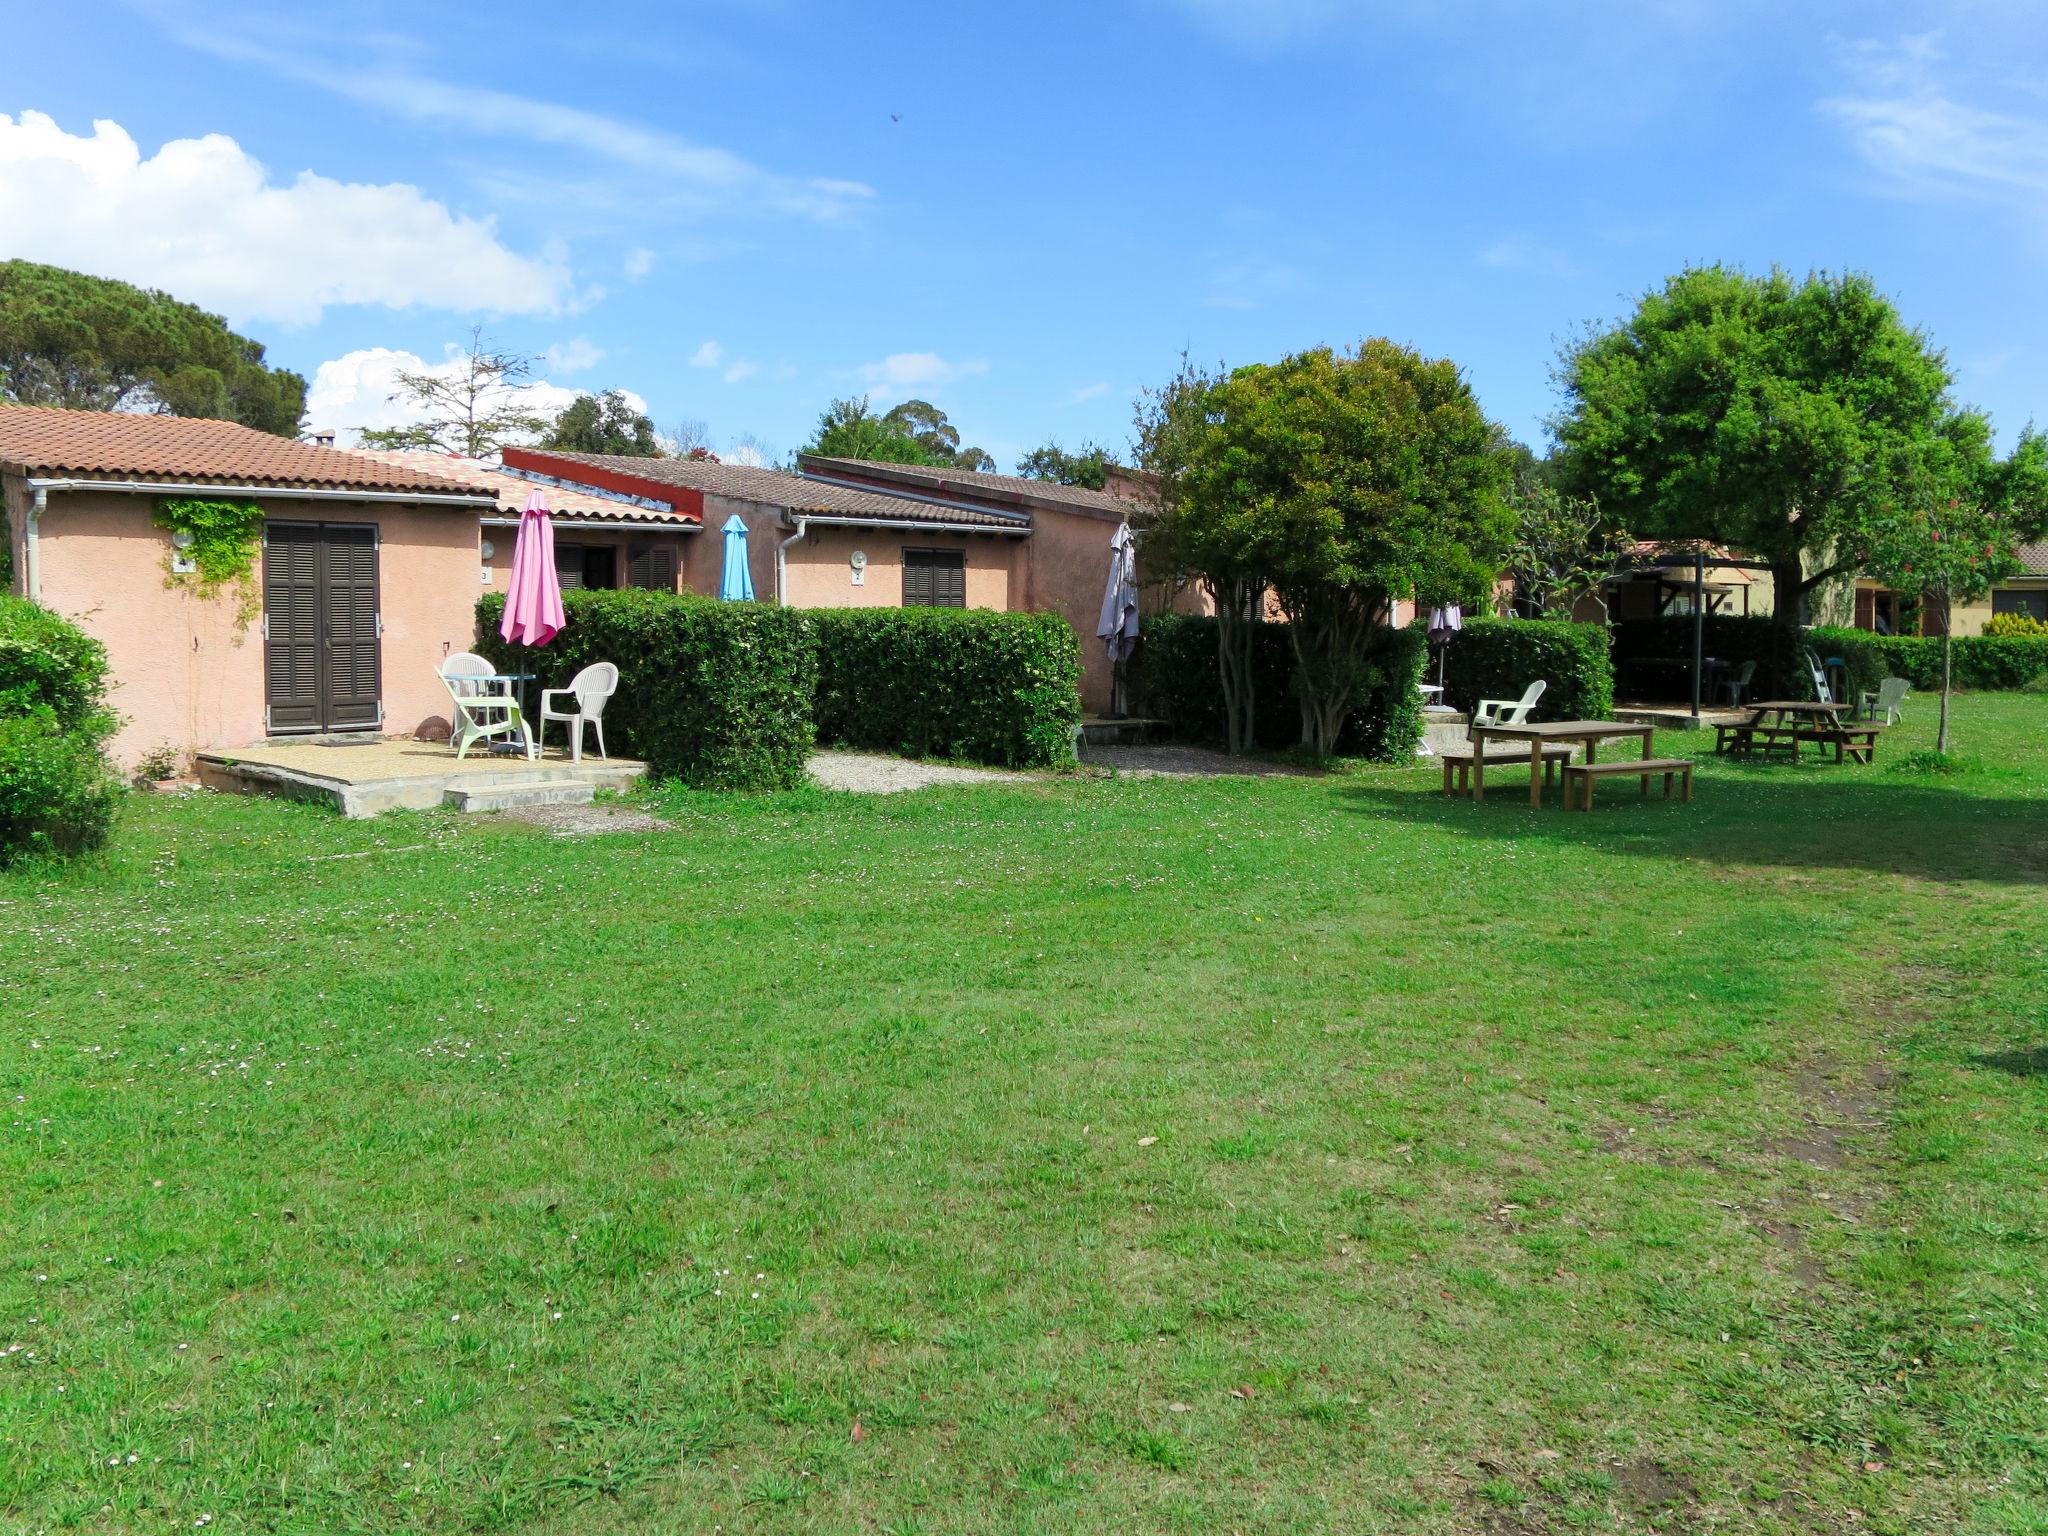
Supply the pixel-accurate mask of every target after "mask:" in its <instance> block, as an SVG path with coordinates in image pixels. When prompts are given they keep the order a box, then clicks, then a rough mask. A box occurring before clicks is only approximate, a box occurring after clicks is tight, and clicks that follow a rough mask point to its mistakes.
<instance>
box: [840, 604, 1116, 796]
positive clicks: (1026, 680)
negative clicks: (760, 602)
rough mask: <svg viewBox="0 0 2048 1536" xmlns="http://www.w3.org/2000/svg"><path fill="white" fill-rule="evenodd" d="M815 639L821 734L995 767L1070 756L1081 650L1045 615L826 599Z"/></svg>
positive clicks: (1058, 621) (1069, 629)
mask: <svg viewBox="0 0 2048 1536" xmlns="http://www.w3.org/2000/svg"><path fill="white" fill-rule="evenodd" d="M809 618H810V621H811V624H812V627H813V630H814V632H815V633H816V636H817V646H818V694H817V709H816V716H817V730H818V740H819V741H821V742H833V743H837V744H839V745H842V746H849V747H868V748H873V749H875V750H878V751H885V752H902V753H906V754H908V755H910V756H913V757H948V758H966V759H970V760H972V761H974V762H979V763H992V764H995V765H997V766H999V767H1010V768H1046V767H1051V766H1053V765H1055V764H1059V763H1067V762H1071V761H1073V756H1074V728H1075V727H1076V726H1077V725H1079V724H1080V721H1081V696H1080V692H1079V688H1080V678H1081V654H1080V649H1079V647H1078V645H1077V644H1076V642H1075V639H1074V630H1073V626H1071V625H1070V624H1068V623H1067V621H1066V620H1065V619H1062V618H1061V617H1060V616H1059V615H1058V614H1052V613H995V612H991V611H989V610H987V609H980V608H829V609H820V610H815V611H812V612H811V613H810V614H809Z"/></svg>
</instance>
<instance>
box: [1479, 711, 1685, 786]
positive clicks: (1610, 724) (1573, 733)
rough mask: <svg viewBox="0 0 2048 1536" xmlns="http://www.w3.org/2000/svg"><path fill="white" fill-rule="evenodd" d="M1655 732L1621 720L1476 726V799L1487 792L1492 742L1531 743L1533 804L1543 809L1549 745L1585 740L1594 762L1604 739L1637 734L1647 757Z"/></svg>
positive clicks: (1646, 726) (1530, 765)
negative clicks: (1488, 751)
mask: <svg viewBox="0 0 2048 1536" xmlns="http://www.w3.org/2000/svg"><path fill="white" fill-rule="evenodd" d="M1655 731H1656V727H1654V726H1649V725H1623V724H1622V723H1621V722H1620V721H1619V720H1541V721H1534V722H1530V723H1527V724H1523V725H1475V726H1473V727H1472V729H1471V733H1470V739H1471V742H1472V798H1473V799H1474V800H1478V799H1481V798H1483V797H1484V796H1485V794H1486V744H1487V742H1488V741H1526V742H1527V743H1529V803H1530V804H1531V805H1533V806H1536V807H1539V808H1540V807H1541V806H1542V804H1543V749H1544V748H1545V747H1546V746H1556V745H1558V744H1559V743H1564V744H1567V745H1570V744H1576V743H1579V742H1584V743H1585V746H1586V761H1587V762H1589V763H1590V762H1592V761H1593V760H1594V759H1593V754H1594V752H1595V750H1596V749H1597V748H1598V746H1599V744H1600V743H1601V742H1603V741H1607V740H1609V739H1610V738H1612V737H1616V736H1637V737H1640V738H1641V739H1642V743H1643V756H1644V757H1646V758H1647V757H1649V756H1650V755H1651V753H1650V738H1651V736H1652V735H1654V734H1655Z"/></svg>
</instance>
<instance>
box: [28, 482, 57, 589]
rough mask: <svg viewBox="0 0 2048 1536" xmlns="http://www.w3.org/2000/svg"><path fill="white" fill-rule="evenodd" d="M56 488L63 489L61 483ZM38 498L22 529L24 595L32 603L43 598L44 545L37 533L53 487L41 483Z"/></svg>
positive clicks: (40, 529)
mask: <svg viewBox="0 0 2048 1536" xmlns="http://www.w3.org/2000/svg"><path fill="white" fill-rule="evenodd" d="M56 489H58V490H62V489H64V486H63V485H62V484H61V483H60V484H59V485H58V486H57V487H56ZM35 490H36V499H35V500H34V501H32V502H30V503H29V508H28V522H27V524H26V526H24V527H23V529H22V537H21V543H22V551H21V572H22V580H23V583H24V591H23V593H22V595H23V596H24V597H26V598H27V599H28V600H29V601H30V602H32V603H39V602H41V601H42V600H43V556H42V545H41V544H40V543H39V542H38V539H37V535H38V534H40V533H41V532H42V522H43V514H44V513H45V512H47V511H48V510H49V508H50V491H51V487H50V486H47V485H39V486H37V487H36V488H35Z"/></svg>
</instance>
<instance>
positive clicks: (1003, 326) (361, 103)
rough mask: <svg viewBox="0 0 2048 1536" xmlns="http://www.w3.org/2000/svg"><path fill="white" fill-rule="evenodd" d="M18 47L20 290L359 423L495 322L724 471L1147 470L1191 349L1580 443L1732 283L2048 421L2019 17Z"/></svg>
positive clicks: (13, 193) (685, 12)
mask: <svg viewBox="0 0 2048 1536" xmlns="http://www.w3.org/2000/svg"><path fill="white" fill-rule="evenodd" d="M7 9H8V11H9V13H10V14H9V15H8V18H7V26H8V28H9V29H10V34H11V36H10V52H11V53H12V54H13V62H14V65H15V67H13V68H11V69H9V70H8V71H6V74H5V78H4V81H0V114H5V116H4V117H0V256H10V255H22V256H28V257H33V258H36V259H41V260H53V261H60V262H63V263H65V264H67V265H74V266H81V267H85V268H87V269H89V270H96V271H103V272H108V273H110V274H112V275H117V276H121V277H126V278H129V279H130V280H135V281H143V282H149V283H153V284H157V285H160V286H164V287H167V288H169V289H171V290H172V291H173V292H176V293H178V294H179V295H180V296H182V297H188V298H192V299H194V300H196V301H198V302H203V303H205V304H207V305H208V306H209V307H212V308H216V309H221V310H224V311H225V312H227V313H228V314H229V315H230V317H231V318H232V319H233V320H234V321H235V322H236V323H237V324H238V325H239V326H241V327H242V328H243V329H245V330H246V331H248V332H249V333H250V334H253V335H255V336H257V337H258V338H259V339H261V340H263V341H265V342H266V343H267V344H268V345H269V346H270V349H271V352H272V355H273V357H274V358H275V359H276V360H278V361H281V362H283V363H285V364H288V365H290V366H292V367H295V368H298V369H300V370H302V371H303V372H305V373H306V374H307V375H308V376H309V377H310V376H313V375H314V374H315V373H316V371H317V370H319V369H320V368H321V366H322V365H323V364H327V365H329V369H328V375H327V379H326V388H325V390H324V392H323V394H322V395H321V396H320V403H319V408H318V410H317V411H316V414H318V415H324V416H325V417H327V418H330V419H323V420H318V421H315V422H313V423H311V424H313V425H321V426H338V427H343V428H347V427H349V426H353V425H357V424H359V423H358V422H357V421H354V420H350V419H346V418H348V417H351V416H353V417H362V418H369V417H373V416H374V413H375V412H378V411H388V410H389V407H388V406H386V405H385V404H384V402H383V398H382V397H383V394H384V393H385V390H384V385H383V380H384V379H385V378H386V377H387V376H388V371H389V367H390V366H391V363H392V359H393V356H394V354H403V353H410V354H414V355H416V356H418V357H423V358H427V359H430V360H434V359H439V358H441V357H442V356H443V355H444V353H445V349H446V348H447V346H448V345H449V344H450V343H452V342H455V341H457V340H458V339H460V338H463V337H465V336H466V335H467V334H468V330H469V328H470V327H471V326H472V325H474V324H479V323H480V324H482V325H483V326H484V327H485V328H486V330H487V331H488V333H489V334H490V335H491V336H493V337H494V338H496V339H497V340H498V341H500V342H501V343H503V344H505V345H507V346H510V347H513V348H517V349H520V350H523V351H526V352H530V353H533V354H538V355H542V356H543V357H544V358H545V359H546V360H545V361H544V363H543V365H542V372H543V373H544V374H545V376H546V377H547V379H548V380H549V381H550V382H551V383H552V384H553V385H555V386H557V388H558V389H564V390H576V389H590V388H606V387H622V388H625V389H628V390H631V391H633V392H634V393H635V394H637V395H638V396H639V397H641V398H642V399H644V400H645V401H646V402H647V405H648V408H649V410H650V412H651V413H652V414H653V416H654V417H655V419H656V421H657V423H658V424H660V425H662V426H664V427H667V426H671V425H673V424H675V423H677V422H679V421H683V420H696V421H701V422H703V423H705V424H706V425H707V426H708V427H709V430H710V436H711V439H712V443H713V446H714V447H718V448H721V449H728V448H730V447H731V445H732V444H733V442H734V441H735V439H737V438H738V437H740V436H741V435H742V434H747V435H751V436H752V437H753V438H754V439H757V440H758V441H759V442H761V443H763V444H765V445H766V446H767V447H769V448H770V449H772V450H774V451H776V452H786V451H787V450H789V449H790V448H792V447H794V446H795V445H796V444H798V443H799V442H801V441H802V439H803V438H804V437H805V436H806V435H807V433H808V431H809V428H810V425H811V422H812V421H813V420H814V418H815V417H816V415H817V413H818V411H819V410H820V409H821V408H822V407H823V406H824V405H825V403H826V402H827V401H828V400H829V399H831V398H832V397H833V396H835V395H845V394H854V393H861V392H868V393H871V394H872V395H873V396H874V397H875V400H876V402H877V404H878V405H887V404H890V403H893V402H894V401H895V400H896V399H899V398H902V397H905V396H908V395H913V394H915V395H921V396H924V397H926V398H929V399H931V400H934V401H936V402H937V403H939V404H940V405H942V406H943V407H945V408H946V409H947V410H948V411H950V412H951V413H952V416H953V418H954V420H955V421H956V422H957V423H958V424H959V425H960V427H961V429H962V431H963V433H964V434H965V435H966V437H967V439H968V440H969V441H973V442H976V443H979V444H981V445H982V446H984V447H986V448H987V449H989V450H990V451H991V452H992V453H994V454H995V455H996V457H997V458H998V459H999V460H1001V461H1002V464H1003V467H1004V468H1008V467H1009V465H1010V463H1011V461H1013V460H1014V458H1015V457H1016V456H1017V454H1019V453H1020V452H1022V451H1024V450H1026V449H1028V448H1030V447H1032V446H1033V445H1035V444H1037V443H1039V442H1042V441H1044V440H1045V439H1046V438H1048V437H1055V436H1056V437H1058V438H1060V439H1062V440H1063V441H1065V442H1066V443H1068V444H1069V445H1073V444H1076V443H1078V442H1080V441H1081V440H1082V439H1085V438H1090V437H1093V438H1098V439H1100V440H1102V441H1103V442H1105V443H1107V444H1109V445H1111V446H1112V447H1121V446H1122V445H1123V444H1124V443H1125V442H1126V440H1127V437H1128V430H1129V423H1130V417H1131V400H1132V396H1133V395H1134V393H1135V392H1136V391H1137V389H1138V388H1139V387H1140V386H1142V385H1144V384H1147V383H1152V382H1157V381H1159V380H1161V379H1163V378H1164V377H1165V376H1166V375H1167V374H1169V373H1170V371H1171V370H1172V368H1173V366H1174V362H1175V359H1176V357H1177V355H1178V354H1179V352H1180V351H1181V350H1182V349H1183V348H1187V349H1190V350H1192V351H1193V352H1194V353H1195V355H1196V356H1197V357H1198V358H1201V359H1204V360H1209V361H1218V360H1220V361H1226V362H1230V363H1238V362H1248V361H1253V360H1257V359H1263V358H1273V357H1278V356H1280V355H1282V354H1283V353H1285V352H1287V351H1289V350H1292V349H1295V348H1299V347H1302V346H1305V345H1312V344H1316V343H1323V342H1328V343H1337V344H1341V343H1345V342H1349V341H1355V340H1357V339H1358V338H1360V337H1363V336H1367V335H1375V334H1383V335H1388V336H1392V337H1394V338H1396V339H1398V340H1401V341H1404V342H1408V343H1410V344H1412V345H1415V346H1417V347H1420V348H1422V349H1423V350H1425V351H1426V352H1429V353H1431V354H1435V355H1442V356H1448V357H1451V358H1453V359H1455V360H1456V361H1458V362H1459V363H1460V364H1462V365H1463V366H1464V367H1465V368H1466V369H1467V371H1468V373H1469V375H1470V377H1471V379H1472V381H1473V383H1474V385H1475V387H1476V388H1477V390H1478V392H1479V395H1480V399H1481V401H1482V402H1483V404H1484V405H1485V407H1486V409H1487V410H1488V411H1489V413H1491V414H1492V415H1493V416H1495V417H1496V418H1497V419H1499V420H1500V421H1502V422H1503V423H1505V424H1506V425H1507V426H1508V427H1509V428H1510V430H1512V431H1513V432H1515V433H1516V434H1517V435H1518V436H1521V437H1523V438H1524V439H1525V440H1528V441H1531V442H1538V443H1540V441H1541V440H1542V437H1543V425H1542V423H1543V419H1544V417H1545V415H1546V414H1547V413H1548V412H1549V410H1550V409H1551V408H1552V406H1553V395H1552V392H1551V386H1550V382H1549V369H1550V365H1551V361H1552V359H1553V357H1554V354H1555V350H1556V343H1557V341H1558V339H1559V338H1560V337H1562V336H1564V335H1566V334H1568V333H1570V332H1571V331H1572V330H1573V328H1574V327H1575V326H1577V325H1578V324H1580V323H1582V322H1585V321H1588V320H1594V319H1603V318H1609V317H1612V316H1613V315H1615V314H1617V313H1619V312H1620V311H1621V310H1623V309H1624V308H1625V307H1626V305H1627V304H1628V302H1629V300H1630V299H1631V298H1632V296H1634V295H1635V294H1637V293H1639V292H1641V291H1642V290H1643V289H1644V288H1646V287H1648V286H1651V285H1653V284H1655V283H1656V282H1657V281H1659V280H1660V279H1661V278H1662V277H1664V276H1665V275H1667V274H1668V273H1670V272H1673V271H1675V270H1677V269H1678V268H1680V267H1681V266H1683V265H1685V264H1687V263H1691V262H1705V261H1714V260H1721V261H1728V262H1733V263H1738V264H1742V265H1746V266H1750V267H1763V266H1767V265H1768V264H1770V263H1772V262H1778V263H1782V264H1784V265H1786V266H1789V267H1792V268H1795V269H1799V270H1804V269H1806V268H1809V267H1813V266H1826V267H1831V268H1842V267H1853V268H1859V269H1862V270H1866V271H1868V272H1870V273H1872V274H1873V275H1874V276H1875V277H1876V279H1877V281H1878V283H1879V285H1880V286H1881V287H1882V288H1883V289H1885V290H1886V291H1887V292H1889V293H1890V294H1892V295H1893V296H1894V297H1895V298H1896V299H1897V300H1898V302H1899V303H1900V305H1901V307H1902V309H1903V310H1904V312H1905V314H1906V316H1907V317H1908V319H1909V320H1910V321H1912V322H1913V323H1914V324H1917V325H1919V326H1921V327H1923V328H1924V329H1926V330H1927V331H1928V332H1930V333H1931V334H1932V336H1933V337H1934V339H1935V340H1936V341H1937V343H1939V344H1940V345H1942V346H1943V347H1945V348H1946V349H1947V350H1948V352H1949V354H1950V357H1951V359H1952V361H1953V363H1954V365H1955V368H1956V371H1957V373H1958V375H1959V381H1960V383H1959V392H1960V394H1961V395H1962V396H1963V398H1964V399H1966V400H1968V401H1971V402H1973V403H1976V404H1979V405H1981V406H1983V407H1985V408H1986V409H1988V410H1990V411H1991V412H1992V414H1993V416H1994V418H1995V420H1996V421H1997V423H1998V426H1999V428H2000V431H2001V436H2002V437H2004V438H2006V439H2007V440H2008V441H2009V440H2010V437H2011V435H2012V433H2013V432H2014V431H2016V430H2017V428H2018V427H2019V426H2020V425H2022V424H2023V423H2024V422H2025V421H2027V420H2028V419H2030V418H2032V417H2034V416H2036V415H2039V416H2042V417H2043V418H2048V410H2044V409H2043V406H2042V402H2043V399H2044V388H2043V386H2044V383H2048V304H2044V303H2043V301H2042V285H2041V281H2040V274H2041V272H2042V270H2043V257H2044V255H2048V28H2043V27H2042V26H2041V25H2040V24H2039V15H2038V9H2037V8H2036V7H2032V6H2029V5H2027V4H2022V3H2010V0H2000V3H1962V0H1957V3H1949V4H1942V3H1923V4H1915V5H1888V4H1883V3H1873V0H1863V3H1854V4H1849V3H1844V4H1830V3H1825V0H1814V3H1796V4H1785V3H1782V0H1781V3H1777V4H1763V3H1749V0H1665V3H1657V0H1629V3H1620V0H1616V3H1584V4H1578V5H1572V4H1567V3H1562V0H1560V3H1540V0H1524V3H1510V0H1462V3H1460V0H1442V3H1424V0H1412V3H1403V0H1381V3H1371V4H1368V3H1347V0H1265V3H1258V0H1095V3H1092V4H1064V3H1040V4H1029V5H1014V4H1011V5H985V4H975V3H969V4H965V5H962V4H952V5H911V4H898V5H893V6H887V7H881V6H857V5H847V4H843V3H839V4H829V3H823V0H816V3H813V0H723V3H705V4H693V5H692V4H652V3H644V0H615V3H612V4H609V5H606V6H603V7H588V8H586V7H570V6H565V5H562V4H560V3H559V0H556V3H551V4H546V5H534V4H526V3H522V0H512V3H501V4H496V5H494V6H492V7H489V8H488V11H486V10H484V9H480V8H477V7H474V6H469V5H460V6H458V5H448V4H438V3H434V0H411V3H407V4H403V5H399V4H387V3H381V0H357V3H350V4H346V5H340V4H336V5H323V4H320V3H317V0H312V3H304V4H297V5H294V6H291V7H280V6H274V5H236V4H212V5H209V4H199V3H179V0H134V3H131V4H114V3H93V0H85V3H75V4H71V5H33V6H30V5H26V4H20V3H17V4H16V5H12V6H9V7H8V8H7ZM287 12H288V16H283V19H281V14H282V13H287ZM486 15H487V16H488V20H485V19H483V18H485V17H486ZM88 60H89V61H90V67H89V68H85V67H81V61H88ZM96 123H103V124H105V125H107V126H103V127H99V128H97V129H96V128H95V124H96ZM380 370H381V371H380ZM549 398H557V397H556V396H550V397H549ZM335 417H340V418H343V419H331V418H335Z"/></svg>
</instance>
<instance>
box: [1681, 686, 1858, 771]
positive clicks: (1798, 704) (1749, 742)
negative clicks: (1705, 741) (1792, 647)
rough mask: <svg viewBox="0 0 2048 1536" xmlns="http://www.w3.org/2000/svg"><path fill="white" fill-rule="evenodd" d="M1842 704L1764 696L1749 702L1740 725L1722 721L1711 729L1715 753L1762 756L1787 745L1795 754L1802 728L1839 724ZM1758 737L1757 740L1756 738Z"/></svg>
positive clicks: (1809, 729) (1843, 705) (1796, 754)
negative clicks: (1761, 753) (1746, 715)
mask: <svg viewBox="0 0 2048 1536" xmlns="http://www.w3.org/2000/svg"><path fill="white" fill-rule="evenodd" d="M1848 707H1849V706H1848V705H1846V704H1824V703H1822V702H1820V701H1819V700H1818V699H1764V700H1762V701H1761V702H1758V703H1753V704H1751V705H1750V706H1749V708H1750V716H1749V718H1748V719H1747V720H1745V721H1743V722H1742V723H1741V724H1740V725H1724V726H1720V727H1718V728H1717V729H1716V730H1715V732H1714V738H1715V739H1714V751H1715V752H1716V754H1726V753H1729V752H1745V753H1746V752H1753V751H1758V750H1761V751H1762V752H1763V753H1764V754H1765V755H1766V756H1768V755H1769V754H1770V753H1772V752H1773V751H1776V750H1778V749H1780V748H1789V749H1790V750H1791V753H1792V755H1793V756H1794V757H1795V758H1796V757H1798V755H1799V740H1800V733H1801V732H1802V731H1809V732H1810V731H1813V730H1816V729H1822V728H1833V727H1835V726H1839V725H1840V724H1841V720H1842V711H1843V710H1845V709H1847V708H1848ZM1759 738H1761V740H1759Z"/></svg>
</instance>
